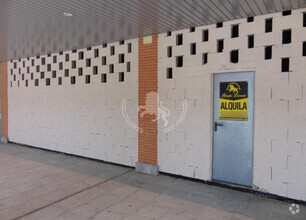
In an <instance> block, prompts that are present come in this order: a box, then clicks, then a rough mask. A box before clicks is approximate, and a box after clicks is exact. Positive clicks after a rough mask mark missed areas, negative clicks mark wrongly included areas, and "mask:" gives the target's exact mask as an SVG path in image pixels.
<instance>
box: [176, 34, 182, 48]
mask: <svg viewBox="0 0 306 220" xmlns="http://www.w3.org/2000/svg"><path fill="white" fill-rule="evenodd" d="M176 45H177V46H179V45H183V34H177V35H176Z"/></svg>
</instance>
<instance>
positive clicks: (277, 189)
mask: <svg viewBox="0 0 306 220" xmlns="http://www.w3.org/2000/svg"><path fill="white" fill-rule="evenodd" d="M303 13H305V9H300V10H294V11H292V14H291V15H289V16H283V15H282V13H276V14H269V15H265V16H258V17H255V18H254V21H252V22H247V19H240V20H234V21H229V22H225V23H223V27H221V28H216V25H215V24H214V25H209V26H204V27H196V28H195V30H194V31H193V29H190V30H189V29H188V30H179V31H175V32H172V33H171V36H167V35H168V34H167V33H164V34H159V35H158V64H157V65H158V85H154V84H153V81H154V80H152V81H150V86H151V87H152V88H154V89H153V91H155V89H156V87H157V86H158V94H159V101H162V102H163V103H162V106H164V107H166V108H168V109H170V111H171V115H170V117H168V120H169V124H167V125H166V126H164V124H163V120H162V119H160V123H159V124H158V131H157V132H158V142H157V143H156V128H155V127H148V130H154V131H155V133H154V135H152V139H150V138H146V139H145V141H143V142H141V141H142V139H140V140H139V141H138V132H137V129H136V128H137V125H138V117H139V114H138V113H137V107H138V100H139V97H140V98H141V100H142V101H144V100H145V97H144V95H146V92H145V87H146V85H141V84H139V83H140V82H139V78H138V77H139V75H138V71H139V70H138V65H139V62H138V56H139V54H138V49H139V48H138V39H134V40H128V41H125V42H124V43H123V44H122V42H116V43H112V44H108V45H106V47H104V46H105V45H100V46H97V47H92V48H88V49H89V50H87V49H79V50H77V51H68V52H64V53H63V54H60V53H57V54H50V56H48V55H46V56H41V57H30V58H29V59H27V58H25V59H21V60H14V61H12V62H8V64H7V65H8V72H7V75H8V81H7V83H8V84H7V85H8V137H9V140H10V141H12V142H16V143H21V144H26V145H31V146H35V147H40V148H46V149H51V150H56V151H61V152H66V153H71V154H76V155H81V156H85V157H90V158H97V159H101V160H105V161H109V162H115V163H119V164H125V165H129V166H135V162H137V161H138V159H139V158H138V150H139V149H140V148H138V147H139V146H150V147H149V148H148V149H147V150H148V152H150V153H151V152H153V154H148V155H149V156H148V157H147V156H146V157H147V159H149V160H146V161H145V162H146V163H152V164H156V162H157V165H158V166H159V168H160V170H161V171H163V172H167V173H172V174H177V175H182V176H187V177H192V178H197V179H202V180H211V169H212V166H211V164H212V161H211V158H212V102H213V99H212V96H213V94H212V89H213V88H212V85H213V81H212V79H213V73H221V72H222V73H223V72H237V71H239V72H240V71H255V103H254V106H255V115H254V117H255V121H254V178H253V181H254V182H253V184H254V188H255V189H258V190H261V191H266V192H269V193H274V194H277V195H281V196H286V197H290V198H295V199H302V200H306V188H305V187H304V186H305V181H306V172H305V169H306V153H305V152H306V139H305V133H306V115H305V114H306V113H305V110H304V109H305V107H306V101H305V96H306V92H305V91H306V89H305V85H306V77H305V69H306V62H305V61H306V57H305V56H302V45H303V43H304V42H305V41H306V39H305V36H306V30H305V27H303ZM269 18H272V19H273V30H272V32H269V33H265V20H266V19H269ZM237 24H238V25H239V37H238V38H231V28H232V25H237ZM287 29H291V32H292V39H291V43H289V44H283V42H282V33H283V30H287ZM203 30H208V32H209V34H208V37H209V39H208V40H207V41H203V32H202V31H203ZM177 34H183V42H182V45H179V46H177V45H176V41H177V39H176V37H177ZM249 35H254V47H253V48H248V36H249ZM154 39H155V38H154ZM219 39H224V50H223V51H222V52H220V53H217V40H219ZM156 40H157V38H156ZM128 43H131V45H132V51H131V52H128ZM191 44H195V45H196V53H195V54H194V55H192V54H191V53H190V52H191ZM267 46H272V58H271V59H269V60H265V48H266V47H267ZM168 47H172V56H171V57H168V54H167V49H168ZM111 48H114V55H111V50H112V49H111ZM96 49H98V51H99V54H96V52H95V51H96ZM232 50H239V61H238V63H231V62H230V52H231V51H232ZM80 52H84V57H83V58H82V59H80V57H79V56H80ZM119 54H124V62H123V63H119ZM203 54H207V62H206V63H205V62H203ZM67 55H68V56H69V57H68V56H67ZM54 56H55V57H56V60H54V59H55V58H53V57H54ZM178 56H183V62H182V67H177V64H176V57H178ZM103 57H105V58H103ZM282 58H289V62H290V67H289V71H287V70H286V71H282ZM103 59H106V63H102V60H103ZM89 60H90V61H89ZM73 61H76V62H73ZM32 62H33V63H32ZM89 62H90V63H89ZM128 62H130V68H131V70H130V71H128V68H127V65H128V64H127V63H128ZM60 63H62V66H63V67H62V68H60V66H61V65H60ZM111 64H114V65H113V67H114V70H113V71H112V70H111V69H112V65H111ZM94 66H96V67H97V68H98V71H97V72H95V70H94V68H93V67H94ZM79 68H82V72H79ZM154 68H155V66H154ZM168 68H172V69H171V70H172V72H170V71H169V72H167V69H168ZM145 70H146V71H147V70H148V74H149V68H146V67H145ZM154 71H155V69H154ZM111 72H113V73H111ZM95 73H97V74H95ZM122 73H123V74H122ZM104 74H105V75H104ZM144 74H146V72H144ZM123 75H124V79H123V78H122V76H123ZM88 76H90V80H89V78H88ZM105 76H106V82H104V81H105ZM86 79H87V82H88V83H86ZM154 79H155V78H154ZM88 80H89V81H88ZM119 81H121V82H119ZM155 83H157V82H155ZM142 88H143V90H142ZM138 89H140V90H141V91H142V92H143V94H141V96H139V95H138ZM150 91H151V90H150ZM124 99H125V100H127V102H126V103H127V105H126V106H127V111H126V113H127V115H128V116H129V119H130V121H129V123H130V124H129V123H127V120H126V118H125V116H124V114H122V101H123V100H124ZM143 104H144V103H139V105H143ZM146 117H147V118H145V119H146V120H149V119H151V118H153V116H152V117H151V116H150V117H151V118H149V116H146ZM131 122H132V123H133V124H132V125H131ZM139 125H140V126H141V125H142V124H141V123H140V124H139ZM152 126H156V123H152ZM140 136H141V135H140ZM150 140H151V141H150ZM139 144H140V145H139ZM156 150H157V160H156V156H155V155H156ZM152 155H153V157H152V158H151V156H152ZM142 156H144V154H140V160H139V161H144V160H142ZM143 158H145V157H143Z"/></svg>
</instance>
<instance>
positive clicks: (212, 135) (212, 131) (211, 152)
mask: <svg viewBox="0 0 306 220" xmlns="http://www.w3.org/2000/svg"><path fill="white" fill-rule="evenodd" d="M246 72H253V74H254V77H253V87H254V88H253V137H252V143H253V146H252V151H253V153H252V160H253V166H252V186H244V185H239V184H235V183H227V182H222V181H218V180H214V179H213V147H214V106H215V101H214V76H215V75H218V74H232V73H246ZM210 75H211V79H210V80H211V85H212V86H211V88H210V91H211V96H210V98H211V100H212V101H211V103H212V105H211V111H210V113H211V115H210V118H211V121H210V131H211V135H210V136H211V137H210V138H211V148H210V158H211V159H210V160H211V161H210V164H211V165H210V166H211V168H210V180H211V181H212V182H217V183H222V184H224V185H234V186H239V187H243V188H254V167H255V166H254V164H255V154H254V146H255V138H254V137H255V100H256V99H255V98H256V96H255V91H256V81H255V79H256V71H255V70H253V69H246V70H237V71H231V70H230V71H228V72H226V71H224V70H223V71H215V72H213V73H211V74H210Z"/></svg>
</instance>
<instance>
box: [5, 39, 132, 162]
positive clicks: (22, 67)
mask: <svg viewBox="0 0 306 220" xmlns="http://www.w3.org/2000/svg"><path fill="white" fill-rule="evenodd" d="M8 87H9V88H8V109H9V113H10V114H9V116H8V121H9V131H8V132H9V139H10V141H12V142H16V143H21V144H26V145H31V146H35V147H40V148H46V149H50V150H56V151H60V152H65V153H70V154H75V155H80V156H85V157H90V158H96V159H100V160H105V161H109V162H115V163H119V164H124V165H129V166H135V162H137V160H138V147H137V146H138V136H137V135H138V134H137V131H136V130H135V129H132V128H131V127H130V126H129V124H128V123H127V122H126V120H125V118H124V116H123V114H122V101H123V99H125V100H126V101H127V104H126V108H125V109H124V110H125V111H126V113H127V115H128V117H129V119H130V120H131V121H132V122H133V123H135V124H137V123H138V118H137V106H138V99H137V97H138V40H137V39H134V40H127V41H125V42H124V41H120V42H115V43H111V44H107V45H106V44H103V45H100V46H95V47H92V48H84V49H78V50H73V51H65V52H63V53H56V54H49V55H45V56H40V57H39V56H38V57H29V58H25V59H21V60H14V61H12V62H9V63H8Z"/></svg>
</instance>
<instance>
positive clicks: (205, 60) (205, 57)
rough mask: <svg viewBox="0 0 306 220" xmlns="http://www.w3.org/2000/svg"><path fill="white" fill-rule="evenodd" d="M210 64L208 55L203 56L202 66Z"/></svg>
mask: <svg viewBox="0 0 306 220" xmlns="http://www.w3.org/2000/svg"><path fill="white" fill-rule="evenodd" d="M207 62H208V53H203V54H202V64H203V65H205V64H206V63H207Z"/></svg>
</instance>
